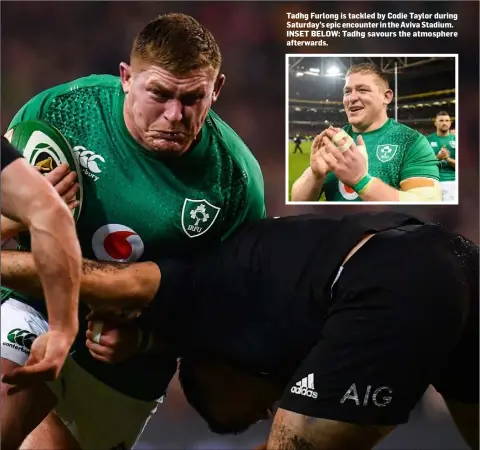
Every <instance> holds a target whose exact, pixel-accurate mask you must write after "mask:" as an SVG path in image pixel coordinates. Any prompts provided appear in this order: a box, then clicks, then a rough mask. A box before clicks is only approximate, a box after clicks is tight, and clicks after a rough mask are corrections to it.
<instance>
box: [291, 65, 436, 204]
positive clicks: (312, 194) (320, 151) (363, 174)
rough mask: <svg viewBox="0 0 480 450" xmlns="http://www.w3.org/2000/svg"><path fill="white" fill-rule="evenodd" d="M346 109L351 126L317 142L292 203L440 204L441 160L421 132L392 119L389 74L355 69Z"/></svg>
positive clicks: (368, 68)
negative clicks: (319, 201)
mask: <svg viewBox="0 0 480 450" xmlns="http://www.w3.org/2000/svg"><path fill="white" fill-rule="evenodd" d="M343 92H344V95H343V105H344V107H345V112H346V114H347V117H348V123H349V124H348V125H346V126H345V127H343V130H338V129H335V128H329V129H327V130H325V131H323V132H322V133H321V134H320V135H318V136H317V137H316V139H315V140H314V142H313V144H312V150H311V154H310V166H309V167H308V168H307V170H306V171H305V172H304V173H303V174H302V175H301V177H300V178H299V179H298V180H297V181H296V182H295V183H294V185H293V187H292V200H293V201H317V200H318V199H319V198H320V196H321V194H322V192H324V193H325V196H326V200H327V201H334V202H338V201H342V202H345V201H378V202H404V203H417V202H439V201H441V191H440V186H439V183H438V180H439V171H438V161H437V160H436V158H435V155H434V154H433V152H432V150H431V147H430V145H429V144H428V141H427V139H426V138H425V137H424V136H422V135H421V134H420V133H419V132H418V131H416V130H414V129H412V128H409V127H407V126H405V125H403V124H400V123H398V122H396V121H395V120H393V119H391V118H388V116H387V107H388V105H389V104H390V102H391V101H392V99H393V92H392V90H391V89H390V88H389V85H388V79H387V78H386V76H385V74H384V73H383V72H381V71H380V70H379V69H378V68H377V67H375V66H373V65H371V64H358V65H355V66H352V67H350V69H349V70H348V72H347V75H346V79H345V86H344V91H343Z"/></svg>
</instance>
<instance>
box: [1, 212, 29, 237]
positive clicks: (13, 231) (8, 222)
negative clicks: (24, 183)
mask: <svg viewBox="0 0 480 450" xmlns="http://www.w3.org/2000/svg"><path fill="white" fill-rule="evenodd" d="M2 209H5V207H3V208H2ZM0 226H1V232H2V245H3V244H4V243H5V242H7V241H8V240H9V239H12V238H14V237H15V236H16V235H17V234H18V233H20V232H21V231H25V230H26V229H27V227H25V226H24V225H23V224H22V223H20V222H16V221H15V220H12V219H9V218H8V217H6V216H4V215H3V214H2V215H1V218H0Z"/></svg>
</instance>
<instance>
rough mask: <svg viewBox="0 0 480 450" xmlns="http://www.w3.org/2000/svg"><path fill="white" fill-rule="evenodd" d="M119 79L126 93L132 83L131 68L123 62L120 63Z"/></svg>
mask: <svg viewBox="0 0 480 450" xmlns="http://www.w3.org/2000/svg"><path fill="white" fill-rule="evenodd" d="M120 80H121V82H122V87H123V92H125V94H128V91H129V90H130V85H131V83H132V68H131V66H129V65H128V64H127V63H125V62H121V63H120Z"/></svg>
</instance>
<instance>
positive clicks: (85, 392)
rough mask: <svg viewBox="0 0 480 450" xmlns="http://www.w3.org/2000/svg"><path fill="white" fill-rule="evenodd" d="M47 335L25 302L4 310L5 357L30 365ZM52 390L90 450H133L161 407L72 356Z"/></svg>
mask: <svg viewBox="0 0 480 450" xmlns="http://www.w3.org/2000/svg"><path fill="white" fill-rule="evenodd" d="M47 330H48V323H47V321H46V319H45V317H44V316H43V315H42V314H40V313H38V312H37V311H35V310H34V309H33V308H31V307H30V306H28V305H26V304H24V303H22V302H20V301H17V300H14V299H9V300H7V301H5V302H4V303H3V304H2V308H1V328H0V332H1V345H2V347H1V357H2V358H5V359H8V360H10V361H13V362H16V363H17V364H20V365H24V364H25V362H26V361H27V359H28V356H29V353H30V351H29V349H30V346H31V343H32V342H33V340H34V339H35V337H37V336H38V335H40V334H42V333H45V332H46V331H47ZM119 376H122V375H121V374H119ZM48 386H49V387H50V389H51V390H52V392H53V393H54V394H55V396H56V397H57V400H58V403H57V406H56V407H55V411H56V413H57V415H58V416H59V417H60V418H61V419H62V420H63V422H64V423H65V425H66V426H67V427H68V428H69V430H70V431H71V433H72V434H73V436H75V438H76V439H77V441H78V442H79V444H80V446H81V447H82V449H84V450H111V449H112V448H119V449H122V450H127V449H130V448H132V447H133V446H134V445H135V443H136V442H137V440H138V438H139V437H140V435H141V434H142V432H143V430H144V428H145V426H146V425H147V422H148V421H149V420H150V417H151V416H152V415H153V414H154V413H155V411H156V409H157V406H158V403H160V402H161V400H159V401H152V402H144V401H141V400H137V399H134V398H132V397H128V396H126V395H124V394H122V393H120V392H118V391H117V390H115V389H112V388H110V387H109V386H107V385H106V384H104V383H102V382H101V381H98V380H97V379H96V378H95V377H93V376H92V375H90V374H89V373H88V372H87V371H85V370H84V369H83V368H82V367H80V366H79V365H78V364H77V363H76V362H75V361H74V360H73V358H72V357H71V356H69V357H68V358H67V360H66V362H65V365H64V367H63V369H62V372H61V374H60V377H59V378H58V379H57V380H56V381H54V382H52V383H48Z"/></svg>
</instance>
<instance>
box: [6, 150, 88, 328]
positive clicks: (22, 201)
mask: <svg viewBox="0 0 480 450" xmlns="http://www.w3.org/2000/svg"><path fill="white" fill-rule="evenodd" d="M19 181H20V182H19ZM2 212H3V213H4V214H5V215H7V216H8V217H11V218H12V219H14V220H17V221H19V222H21V223H23V224H25V225H26V226H27V227H28V229H29V231H30V236H31V246H32V264H34V265H35V266H36V267H37V270H38V279H39V281H40V282H41V283H42V285H43V291H44V296H45V300H46V304H47V310H48V315H49V326H50V328H51V329H63V330H67V329H71V330H72V332H73V334H76V331H77V327H78V324H77V320H78V319H77V310H78V291H79V285H80V269H81V251H80V244H79V243H78V239H77V235H76V231H75V224H74V221H73V218H72V215H71V214H70V211H69V210H68V207H67V205H65V203H64V202H63V200H62V199H61V197H60V196H59V195H58V194H57V192H56V191H55V189H54V188H53V186H52V185H51V184H50V183H48V182H47V181H46V180H44V179H43V178H42V176H41V175H40V174H38V173H37V171H36V170H35V169H34V168H33V167H31V166H30V165H29V164H28V162H27V161H26V160H25V159H23V158H19V159H17V160H15V161H14V162H12V163H11V164H10V165H9V166H8V167H6V168H5V169H4V170H3V172H2Z"/></svg>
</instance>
